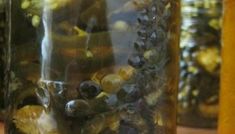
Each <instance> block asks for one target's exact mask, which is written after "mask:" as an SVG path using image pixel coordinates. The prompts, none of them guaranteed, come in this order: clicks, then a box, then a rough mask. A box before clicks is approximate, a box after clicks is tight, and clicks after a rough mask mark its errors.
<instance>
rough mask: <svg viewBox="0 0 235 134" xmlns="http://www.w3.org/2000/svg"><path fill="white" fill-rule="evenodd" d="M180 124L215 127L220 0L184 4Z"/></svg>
mask: <svg viewBox="0 0 235 134" xmlns="http://www.w3.org/2000/svg"><path fill="white" fill-rule="evenodd" d="M181 3H182V26H181V29H182V32H181V41H180V48H181V59H180V68H181V73H180V83H179V94H178V100H179V105H178V115H179V118H178V123H179V124H181V125H186V126H191V127H215V126H216V124H217V115H218V93H219V85H220V73H219V72H220V63H221V56H220V49H221V44H220V33H221V26H220V20H221V13H222V1H221V0H182V1H181Z"/></svg>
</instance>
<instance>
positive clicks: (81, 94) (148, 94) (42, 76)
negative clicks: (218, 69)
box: [6, 0, 180, 134]
mask: <svg viewBox="0 0 235 134" xmlns="http://www.w3.org/2000/svg"><path fill="white" fill-rule="evenodd" d="M9 4H11V5H10V7H11V8H10V9H9V12H10V13H11V14H10V19H11V23H10V24H11V29H10V30H11V31H10V33H11V36H10V38H11V43H9V45H11V55H12V59H11V61H12V62H11V63H12V64H11V80H10V84H9V89H8V93H7V96H8V98H7V106H8V112H7V113H8V116H7V121H6V132H7V133H11V134H18V133H24V134H52V133H53V134H126V133H133V134H138V133H140V134H156V133H161V134H175V133H176V101H177V100H176V98H177V86H178V56H177V55H178V42H179V40H178V39H179V19H180V16H179V15H180V10H179V6H180V5H179V1H177V0H10V2H9Z"/></svg>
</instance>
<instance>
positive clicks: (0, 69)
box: [0, 0, 5, 120]
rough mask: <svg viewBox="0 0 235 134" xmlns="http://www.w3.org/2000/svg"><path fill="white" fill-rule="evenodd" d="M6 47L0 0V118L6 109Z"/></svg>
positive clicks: (1, 1) (1, 0)
mask: <svg viewBox="0 0 235 134" xmlns="http://www.w3.org/2000/svg"><path fill="white" fill-rule="evenodd" d="M4 48H5V10H4V2H3V0H0V120H2V119H3V113H4V111H3V109H4V92H3V91H4V89H3V88H4V70H5V69H4V68H5V67H4V65H5V64H4V57H5V56H4Z"/></svg>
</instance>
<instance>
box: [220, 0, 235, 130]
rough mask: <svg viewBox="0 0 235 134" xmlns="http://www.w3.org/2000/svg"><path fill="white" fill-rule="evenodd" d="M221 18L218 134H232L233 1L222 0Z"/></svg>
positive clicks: (234, 72)
mask: <svg viewBox="0 0 235 134" xmlns="http://www.w3.org/2000/svg"><path fill="white" fill-rule="evenodd" d="M223 3H224V12H223V13H224V14H223V15H224V16H223V32H222V43H223V47H222V50H223V53H222V57H223V66H222V69H221V90H220V111H219V128H218V133H219V134H232V133H234V131H235V128H234V124H235V117H234V112H235V109H234V103H235V85H234V83H235V70H234V68H235V62H234V56H235V53H234V52H233V49H235V46H234V44H235V38H234V36H232V34H231V33H233V32H235V27H234V22H235V12H234V8H235V1H234V0H224V1H223Z"/></svg>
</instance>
